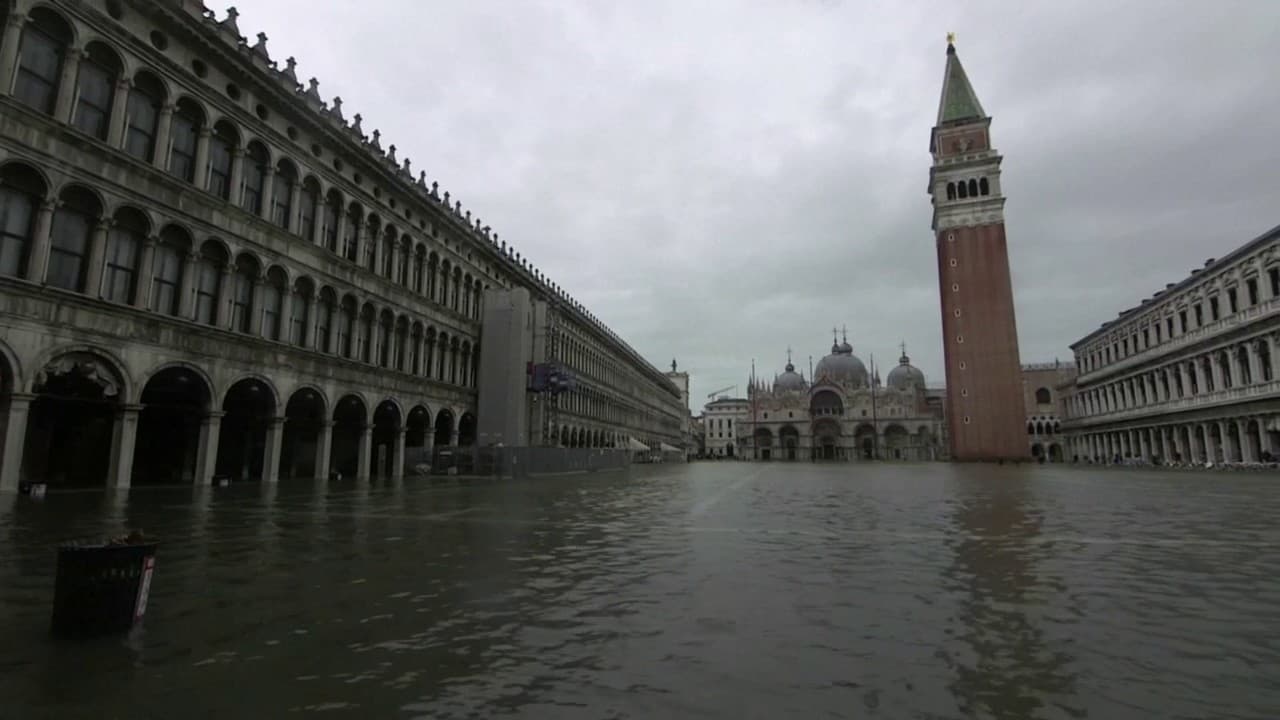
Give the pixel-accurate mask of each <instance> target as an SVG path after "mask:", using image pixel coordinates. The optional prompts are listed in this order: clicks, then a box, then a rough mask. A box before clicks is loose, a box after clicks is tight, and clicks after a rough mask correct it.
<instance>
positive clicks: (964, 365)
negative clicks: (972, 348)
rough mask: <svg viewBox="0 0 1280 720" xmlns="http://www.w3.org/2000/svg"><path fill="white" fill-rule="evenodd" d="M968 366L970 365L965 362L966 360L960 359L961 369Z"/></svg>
mask: <svg viewBox="0 0 1280 720" xmlns="http://www.w3.org/2000/svg"><path fill="white" fill-rule="evenodd" d="M967 367H969V366H968V365H967V364H965V361H963V360H961V361H960V369H961V370H964V369H965V368H967Z"/></svg>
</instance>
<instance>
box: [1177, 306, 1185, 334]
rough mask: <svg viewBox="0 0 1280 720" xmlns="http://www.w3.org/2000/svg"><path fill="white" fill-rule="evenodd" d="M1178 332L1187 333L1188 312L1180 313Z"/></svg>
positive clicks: (1180, 311) (1181, 311) (1182, 311)
mask: <svg viewBox="0 0 1280 720" xmlns="http://www.w3.org/2000/svg"><path fill="white" fill-rule="evenodd" d="M1178 331H1179V332H1184V333H1185V332H1186V331H1187V311H1186V310H1179V311H1178Z"/></svg>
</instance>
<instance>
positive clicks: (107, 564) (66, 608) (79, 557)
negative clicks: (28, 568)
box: [53, 533, 159, 637]
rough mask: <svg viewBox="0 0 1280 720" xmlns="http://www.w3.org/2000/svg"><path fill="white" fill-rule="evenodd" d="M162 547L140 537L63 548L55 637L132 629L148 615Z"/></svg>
mask: <svg viewBox="0 0 1280 720" xmlns="http://www.w3.org/2000/svg"><path fill="white" fill-rule="evenodd" d="M158 546H159V544H158V543H154V542H145V541H143V540H142V539H141V535H139V534H137V533H134V534H131V535H130V536H129V537H128V538H120V539H118V540H112V541H110V542H108V543H103V544H96V545H79V544H67V545H62V546H59V547H58V570H57V582H56V585H55V587H54V593H53V632H54V634H56V635H63V636H79V637H87V636H93V635H103V634H107V633H113V632H123V631H126V630H129V629H130V628H132V627H133V626H134V624H135V623H137V622H138V621H139V620H141V619H142V616H143V615H144V614H145V613H146V611H147V595H148V593H149V592H150V590H151V575H152V573H153V572H154V570H155V566H156V548H157V547H158Z"/></svg>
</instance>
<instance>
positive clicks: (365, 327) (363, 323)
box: [357, 305, 378, 364]
mask: <svg viewBox="0 0 1280 720" xmlns="http://www.w3.org/2000/svg"><path fill="white" fill-rule="evenodd" d="M377 324H378V318H377V316H376V315H374V312H373V306H371V305H366V306H365V308H364V314H363V315H362V316H361V318H360V337H359V338H358V339H357V341H358V342H359V344H360V347H359V350H360V352H359V355H360V357H359V360H360V362H365V363H369V364H373V333H374V326H375V325H377Z"/></svg>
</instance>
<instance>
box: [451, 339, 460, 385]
mask: <svg viewBox="0 0 1280 720" xmlns="http://www.w3.org/2000/svg"><path fill="white" fill-rule="evenodd" d="M450 342H451V343H452V344H451V345H450V346H449V382H451V383H453V384H454V385H457V384H458V338H453V339H452V340H451V341H450Z"/></svg>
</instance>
